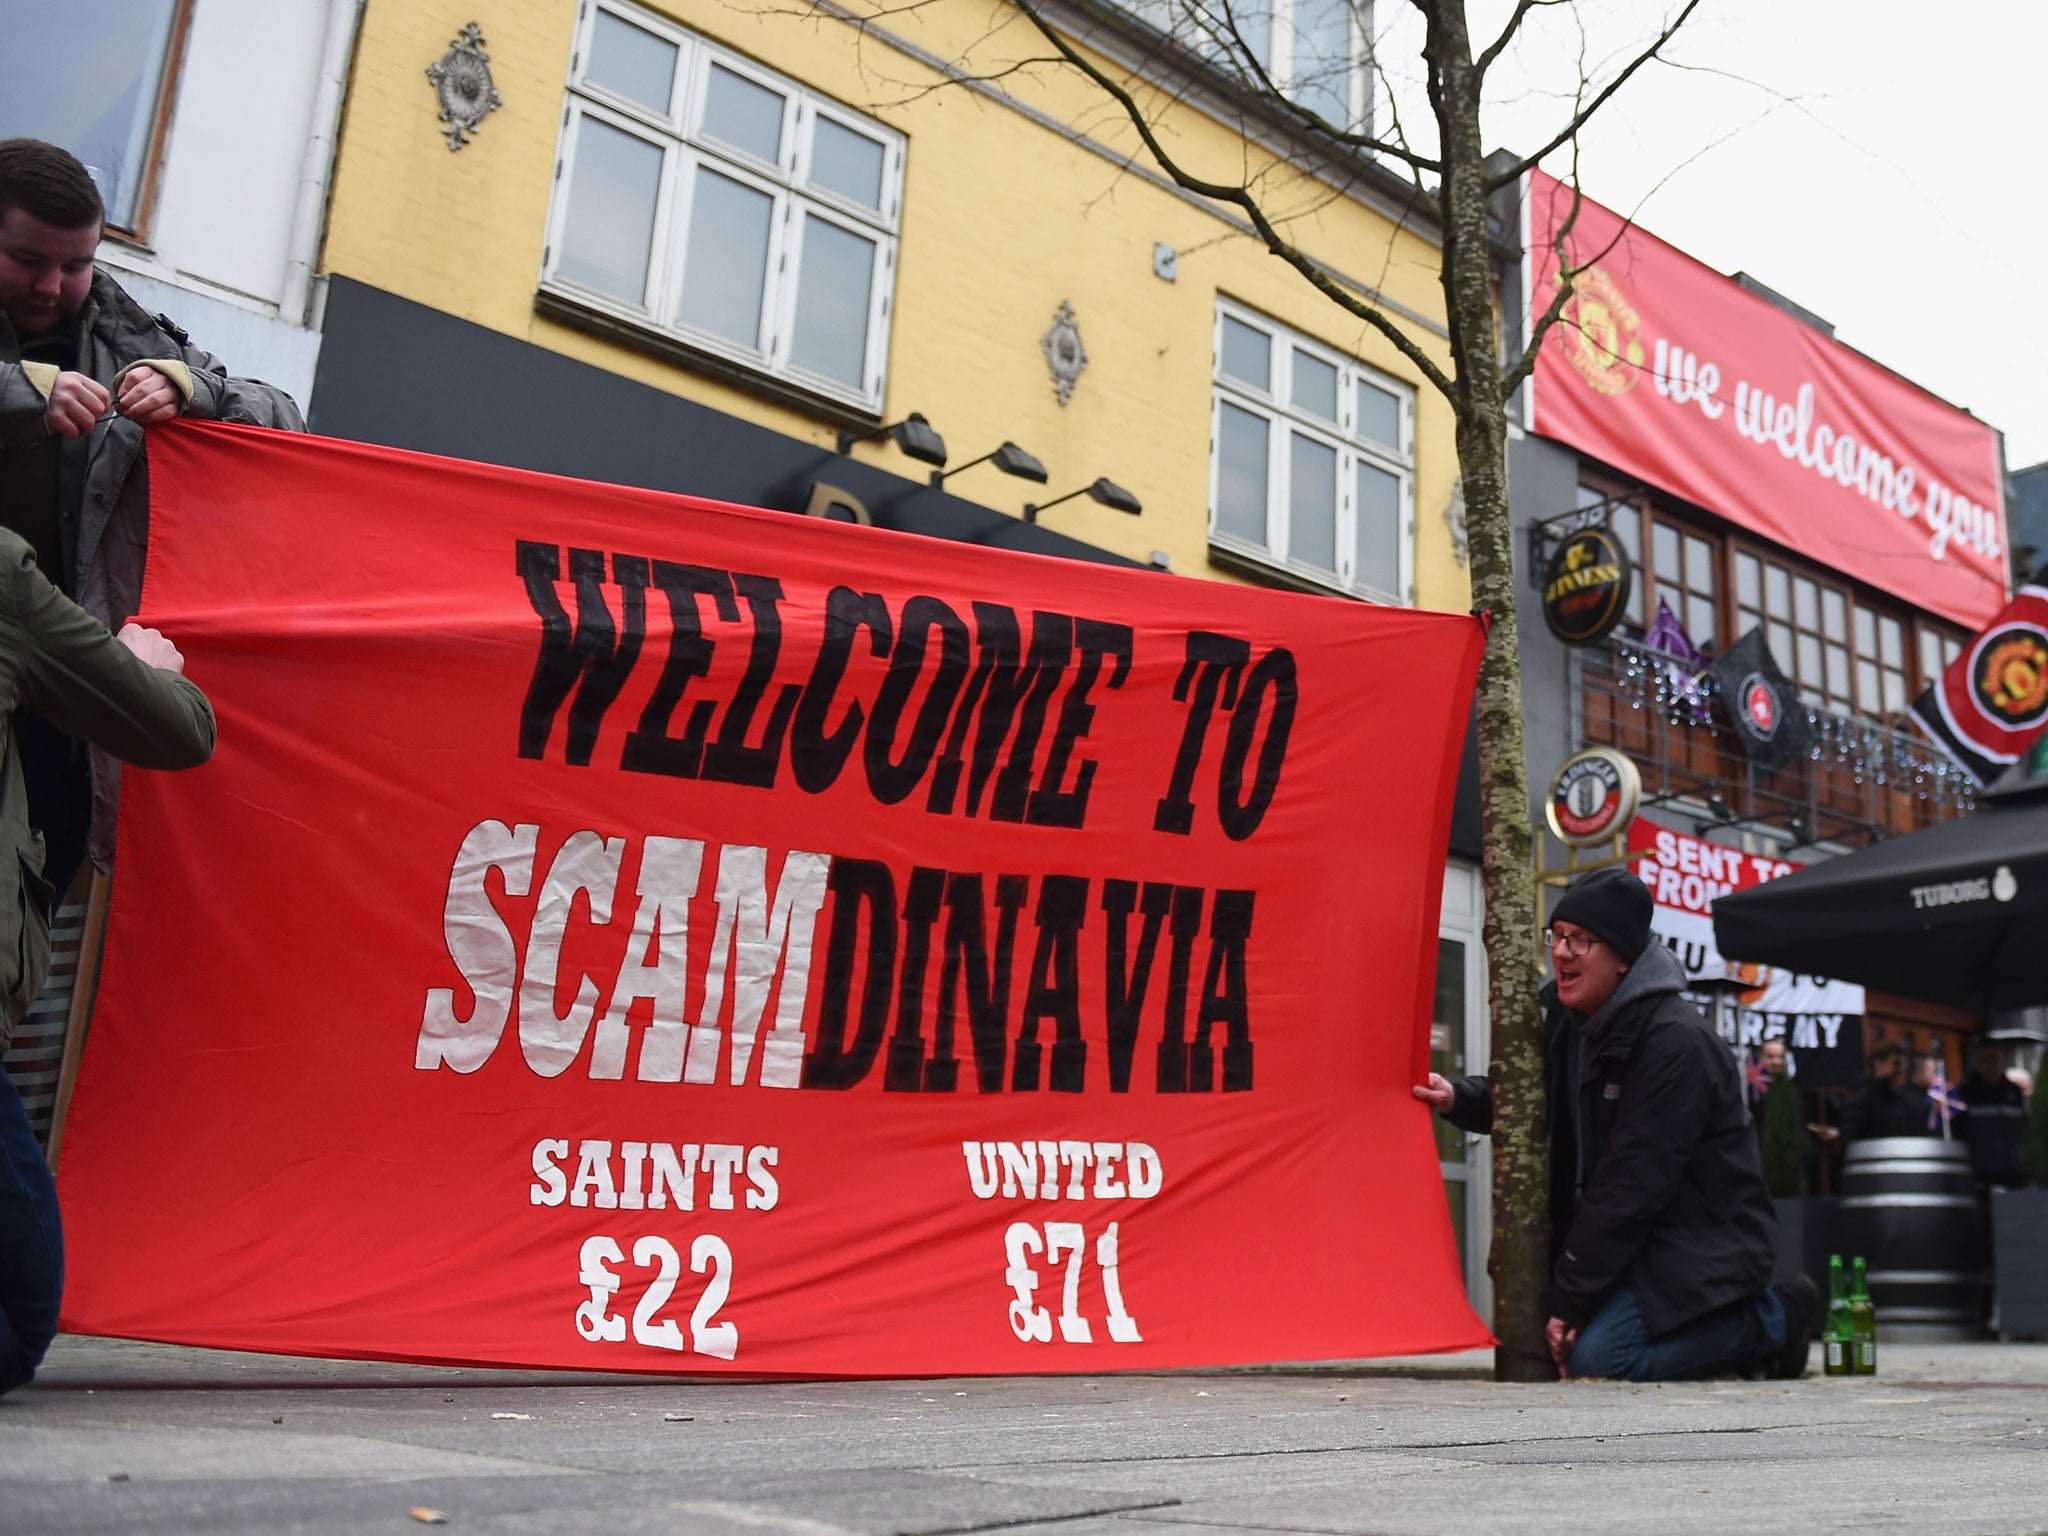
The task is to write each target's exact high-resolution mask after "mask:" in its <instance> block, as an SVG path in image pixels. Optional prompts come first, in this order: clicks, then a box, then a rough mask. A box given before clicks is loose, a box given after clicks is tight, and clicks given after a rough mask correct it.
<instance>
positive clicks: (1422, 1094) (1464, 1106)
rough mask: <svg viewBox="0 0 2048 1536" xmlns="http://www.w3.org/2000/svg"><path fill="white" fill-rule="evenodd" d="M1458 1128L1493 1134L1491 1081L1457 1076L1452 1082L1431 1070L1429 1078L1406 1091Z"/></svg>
mask: <svg viewBox="0 0 2048 1536" xmlns="http://www.w3.org/2000/svg"><path fill="white" fill-rule="evenodd" d="M1410 1092H1412V1093H1413V1094H1414V1095H1415V1097H1416V1098H1418V1099H1420V1100H1422V1102H1423V1103H1425V1104H1427V1105H1428V1106H1429V1107H1430V1108H1431V1109H1433V1110H1435V1111H1436V1112H1437V1113H1438V1114H1440V1115H1442V1116H1443V1117H1444V1118H1445V1119H1446V1120H1448V1121H1450V1122H1451V1124H1453V1125H1455V1126H1456V1127H1457V1128H1458V1129H1459V1130H1461V1131H1470V1132H1471V1133H1472V1134H1473V1135H1475V1136H1491V1135H1492V1134H1493V1084H1492V1083H1491V1082H1489V1081H1488V1080H1487V1079H1486V1078H1485V1077H1484V1076H1479V1077H1461V1078H1459V1079H1458V1080H1457V1081H1456V1082H1455V1083H1454V1082H1452V1081H1451V1080H1450V1079H1449V1078H1446V1077H1441V1076H1439V1075H1438V1074H1436V1073H1434V1072H1432V1073H1430V1074H1429V1081H1428V1082H1426V1083H1417V1084H1416V1085H1415V1087H1414V1088H1413V1089H1411V1090H1410Z"/></svg>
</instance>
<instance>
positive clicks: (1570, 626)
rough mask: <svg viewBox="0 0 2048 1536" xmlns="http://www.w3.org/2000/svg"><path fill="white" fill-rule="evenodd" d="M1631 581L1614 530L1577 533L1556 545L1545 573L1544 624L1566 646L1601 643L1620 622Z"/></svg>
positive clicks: (1625, 554)
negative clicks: (1599, 641)
mask: <svg viewBox="0 0 2048 1536" xmlns="http://www.w3.org/2000/svg"><path fill="white" fill-rule="evenodd" d="M1634 580H1635V569H1634V567H1632V566H1631V565H1630V564H1629V558H1628V551H1627V550H1625V549H1623V548H1622V547H1621V540H1619V539H1617V538H1616V537H1615V536H1614V532H1613V530H1612V529H1609V528H1581V529H1580V530H1579V531H1578V532H1577V533H1575V534H1573V535H1571V537H1569V538H1567V539H1566V540H1565V541H1564V542H1563V543H1561V544H1559V545H1558V546H1557V550H1556V552H1555V553H1553V554H1552V555H1551V557H1550V565H1549V567H1548V568H1547V569H1546V570H1545V571H1544V573H1543V622H1544V623H1545V624H1547V625H1549V626H1550V632H1551V633H1552V634H1553V635H1555V636H1557V638H1558V639H1560V640H1562V641H1563V642H1564V643H1565V644H1566V645H1591V644H1592V643H1593V642H1594V641H1596V640H1604V639H1606V638H1607V635H1608V633H1609V631H1611V630H1612V629H1613V628H1614V626H1615V625H1617V624H1619V623H1620V622H1621V616H1622V612H1623V610H1625V609H1626V608H1627V607H1628V593H1629V588H1630V586H1631V585H1632V584H1633V583H1634Z"/></svg>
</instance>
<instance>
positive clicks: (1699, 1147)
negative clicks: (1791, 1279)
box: [1449, 943, 1776, 1338]
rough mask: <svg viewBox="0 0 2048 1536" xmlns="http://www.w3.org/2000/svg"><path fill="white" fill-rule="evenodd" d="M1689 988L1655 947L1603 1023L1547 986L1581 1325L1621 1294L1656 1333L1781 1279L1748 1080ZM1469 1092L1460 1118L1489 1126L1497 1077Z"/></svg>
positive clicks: (1550, 1071) (1554, 1094) (1556, 1128)
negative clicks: (1747, 1100)
mask: <svg viewBox="0 0 2048 1536" xmlns="http://www.w3.org/2000/svg"><path fill="white" fill-rule="evenodd" d="M1684 985H1685V973H1684V972H1683V971H1682V970H1681V969H1680V968H1679V965H1678V962H1677V961H1676V960H1674V959H1673V958H1672V957H1671V952H1670V951H1669V950H1667V949H1665V948H1664V946H1663V945H1661V944H1657V943H1652V944H1651V945H1650V947H1649V949H1647V950H1646V951H1644V953H1643V956H1642V958H1641V959H1640V960H1638V961H1637V962H1636V963H1635V964H1634V965H1633V966H1631V967H1630V969H1629V972H1628V974H1627V975H1626V976H1624V977H1623V978H1622V980H1621V985H1620V986H1619V987H1617V988H1616V989H1615V992H1614V996H1613V997H1611V998H1610V999H1608V1002H1607V1005H1606V1006H1605V1007H1603V1008H1602V1009H1600V1010H1599V1012H1598V1013H1596V1014H1595V1015H1594V1016H1593V1018H1592V1019H1591V1020H1587V1019H1585V1018H1583V1017H1582V1016H1581V1015H1579V1014H1577V1013H1573V1012H1571V1011H1570V1010H1568V1009H1566V1008H1564V1007H1563V1006H1562V1005H1561V1004H1559V1002H1558V1001H1557V989H1556V986H1555V984H1552V985H1549V986H1546V987H1545V988H1544V989H1543V994H1542V996H1543V1008H1544V1021H1545V1026H1546V1045H1545V1059H1544V1081H1545V1087H1546V1089H1547V1091H1548V1094H1549V1103H1550V1188H1551V1202H1550V1209H1551V1261H1552V1262H1551V1303H1550V1305H1551V1313H1552V1315H1553V1316H1556V1317H1560V1318H1562V1319H1563V1320H1564V1321H1565V1322H1566V1323H1569V1324H1570V1325H1572V1326H1573V1327H1580V1326H1583V1325H1584V1324H1585V1323H1586V1322H1587V1321H1588V1320H1589V1319H1590V1318H1591V1317H1592V1316H1593V1314H1594V1312H1595V1311H1597V1310H1598V1309H1599V1306H1600V1304H1601V1303H1602V1302H1603V1301H1604V1300H1605V1299H1606V1298H1607V1295H1608V1293H1609V1292H1611V1291H1612V1290H1613V1289H1614V1288H1615V1287H1617V1286H1620V1287H1624V1288H1626V1289H1627V1290H1628V1291H1629V1292H1630V1293H1631V1294H1632V1295H1633V1296H1634V1297H1635V1299H1636V1305H1637V1306H1638V1307H1640V1308H1641V1309H1642V1314H1643V1321H1644V1323H1645V1324H1646V1325H1647V1326H1648V1327H1649V1330H1650V1335H1651V1337H1653V1338H1656V1337H1661V1336H1662V1335H1664V1334H1667V1333H1669V1332H1671V1331H1672V1330H1673V1329H1675V1328H1680V1327H1683V1326H1684V1325H1685V1324H1686V1323H1689V1322H1691V1321H1693V1320H1694V1319H1695V1318H1698V1317H1703V1316H1705V1315H1706V1314H1707V1313H1709V1312H1712V1311H1714V1310H1716V1309H1717V1308H1720V1307H1724V1306H1727V1305H1729V1304H1730V1303H1733V1302H1737V1301H1744V1300H1747V1299H1749V1298H1750V1297H1753V1296H1756V1295H1758V1294H1759V1293H1761V1292H1762V1291H1763V1290H1764V1288H1765V1287H1766V1286H1767V1285H1768V1284H1769V1283H1770V1277H1771V1261H1772V1257H1773V1253H1774V1249H1775V1244H1776V1222H1775V1218H1774V1217H1773V1215H1772V1210H1771V1200H1770V1196H1769V1194H1768V1193H1766V1191H1765V1189H1764V1180H1763V1170H1762V1167H1761V1165H1760V1164H1759V1162H1758V1159H1757V1148H1756V1136H1755V1134H1754V1133H1753V1132H1752V1131H1751V1130H1750V1127H1749V1112H1748V1109H1747V1107H1746V1106H1745V1104H1744V1103H1743V1085H1742V1078H1741V1074H1740V1073H1739V1072H1738V1071H1737V1069H1736V1066H1735V1062H1734V1060H1733V1058H1732V1057H1731V1056H1730V1054H1729V1051H1728V1047H1727V1046H1726V1045H1725V1044H1724V1043H1723V1042H1722V1041H1721V1040H1720V1039H1719V1038H1718V1037H1717V1036H1716V1035H1715V1034H1714V1032H1713V1030H1712V1029H1710V1028H1709V1027H1708V1025H1707V1022H1706V1020H1704V1019H1702V1018H1701V1017H1700V1015H1699V1012H1698V1010H1697V1009H1695V1008H1694V1007H1693V1006H1692V1005H1691V1004H1690V1003H1688V1002H1686V1000H1685V999H1684V998H1683V997H1682V996H1680V995H1679V993H1680V990H1681V988H1683V986H1684ZM1575 1045H1576V1048H1577V1055H1578V1058H1579V1061H1578V1072H1577V1076H1576V1081H1574V1078H1573V1074H1572V1069H1571V1062H1572V1057H1573V1054H1574V1047H1575ZM1456 1090H1457V1098H1456V1101H1455V1102H1454V1103H1453V1105H1452V1107H1451V1110H1450V1114H1449V1118H1450V1120H1451V1122H1452V1123H1453V1124H1454V1125H1457V1126H1459V1127H1460V1128H1461V1129H1463V1130H1468V1131H1478V1132H1487V1131H1491V1130H1492V1128H1493V1097H1492V1089H1491V1086H1490V1084H1489V1083H1488V1082H1487V1080H1486V1079H1485V1078H1484V1077H1468V1078H1465V1079H1463V1080H1462V1081H1460V1082H1459V1083H1458V1084H1456Z"/></svg>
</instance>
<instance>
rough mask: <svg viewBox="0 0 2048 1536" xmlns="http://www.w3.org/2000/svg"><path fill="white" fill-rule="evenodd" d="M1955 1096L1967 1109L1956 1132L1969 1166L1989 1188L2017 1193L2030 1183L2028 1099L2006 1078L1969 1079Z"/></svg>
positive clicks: (1957, 1117)
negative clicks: (1967, 1152) (1967, 1153)
mask: <svg viewBox="0 0 2048 1536" xmlns="http://www.w3.org/2000/svg"><path fill="white" fill-rule="evenodd" d="M1956 1096H1957V1097H1958V1098H1960V1099H1961V1100H1962V1101H1963V1104H1964V1105H1965V1106H1966V1107H1965V1109H1964V1111H1963V1113H1961V1114H1959V1115H1957V1116H1956V1118H1955V1131H1956V1134H1957V1135H1958V1136H1960V1137H1961V1138H1962V1140H1963V1143H1964V1145H1966V1146H1967V1147H1969V1149H1970V1165H1971V1166H1972V1167H1973V1168H1974V1169H1976V1172H1977V1177H1978V1178H1979V1179H1981V1180H1983V1181H1984V1182H1985V1183H1986V1184H2001V1185H2004V1186H2005V1187H2006V1188H2008V1189H2017V1188H2019V1187H2020V1186H2021V1185H2023V1184H2025V1183H2026V1182H2027V1096H2026V1095H2025V1094H2024V1093H2022V1092H2021V1091H2020V1085H2019V1084H2018V1083H2015V1082H2011V1081H2009V1080H2008V1079H2006V1078H2003V1077H1974V1076H1972V1077H1966V1078H1964V1079H1963V1082H1962V1086H1961V1087H1960V1088H1958V1089H1957V1090H1956Z"/></svg>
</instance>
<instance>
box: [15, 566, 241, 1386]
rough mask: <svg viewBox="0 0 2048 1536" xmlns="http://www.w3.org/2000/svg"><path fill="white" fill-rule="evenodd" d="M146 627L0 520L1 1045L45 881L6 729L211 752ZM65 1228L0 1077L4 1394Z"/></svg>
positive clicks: (38, 958) (46, 898) (177, 671)
mask: <svg viewBox="0 0 2048 1536" xmlns="http://www.w3.org/2000/svg"><path fill="white" fill-rule="evenodd" d="M184 667H185V658H184V657H183V656H182V655H180V654H179V652H178V648H177V647H176V646H175V645H173V644H171V642H170V641H168V640H166V639H165V638H164V637H163V636H162V635H160V634H158V633H157V632H156V631H155V630H153V629H143V628H141V627H139V626H137V625H134V624H130V625H127V626H125V627H124V628H123V629H122V631H121V634H120V636H119V638H118V639H117V638H116V637H115V636H114V635H111V634H109V633H108V632H107V628H106V626H105V625H103V624H101V623H100V622H99V621H98V620H96V619H94V618H93V617H92V615H90V614H88V613H87V612H86V611H85V610H84V609H82V608H80V607H79V606H78V605H77V604H75V603H73V602H71V601H69V600H68V599H67V598H65V597H64V595H63V594H62V593H60V592H58V591H57V589H56V588H55V587H53V586H52V585H51V584H50V582H49V580H48V579H47V578H46V577H45V576H44V575H43V573H42V572H41V571H40V570H39V569H38V568H37V566H36V557H35V552H34V551H33V550H32V549H30V548H29V546H28V544H27V542H26V541H24V540H23V539H22V538H21V537H20V536H19V535H17V534H13V533H9V532H7V531H5V530H4V529H0V1049H4V1048H5V1047H6V1044H7V1041H8V1039H9V1038H10V1037H11V1036H12V1035H13V1033H14V1027H15V1025H16V1024H18V1023H19V1022H20V1021H21V1019H22V1017H23V1016H24V1015H25V1014H26V1013H27V1012H28V1010H29V1008H30V1006H31V1005H33V1004H34V1002H35V1000H36V994H37V993H38V992H40V991H41V990H42V985H43V977H44V975H45V974H46V973H47V971H48V969H49V961H50V887H49V885H48V884H47V883H46V882H45V881H44V880H43V877H42V872H43V839H42V836H41V834H39V833H37V832H35V831H34V830H32V829H31V827H30V825H29V819H28V797H27V792H26V790H25V788H24V786H23V783H22V772H21V754H20V752H19V751H17V750H16V748H15V745H14V738H13V735H12V733H11V732H10V731H9V729H8V727H9V725H10V724H11V722H12V718H13V716H14V713H15V711H17V710H19V709H34V710H37V711H39V712H40V713H41V714H42V715H43V716H44V718H45V719H47V720H49V721H50V723H51V724H52V725H54V726H55V727H56V728H57V729H59V730H61V731H63V732H65V733H66V734H68V735H71V736H76V737H78V738H79V739H80V740H83V741H89V742H91V743H93V745H95V746H97V747H99V748H101V749H103V750H105V751H108V752H112V753H114V754H115V755H116V756H117V757H119V758H121V759H122V760H123V761H125V762H130V763H134V764H136V765H138V766H140V767H144V768H191V767H196V766H197V765H198V764H200V763H203V762H205V761H206V760H207V758H209V757H211V756H212V755H213V743H214V719H213V706H212V705H210V704H208V703H207V701H206V695H205V694H203V693H201V692H200V691H199V690H198V688H196V687H195V686H193V684H192V683H191V682H189V681H187V680H186V678H185V677H183V676H182V675H181V674H182V673H183V671H184ZM63 1290H64V1238H63V1231H62V1228H61V1227H60V1225H59V1223H58V1216H57V1189H56V1184H55V1182H54V1181H53V1180H52V1178H51V1177H50V1167H49V1164H48V1163H46V1162H45V1161H44V1160H43V1154H42V1150H41V1149H40V1148H39V1147H38V1146H37V1145H36V1139H35V1133H34V1131H33V1130H32V1129H31V1128H30V1126H29V1121H28V1112H27V1111H26V1110H25V1109H24V1108H23V1107H22V1102H21V1097H20V1095H19V1094H17V1093H16V1092H15V1090H14V1085H13V1084H12V1083H11V1082H9V1081H8V1079H7V1077H6V1076H5V1074H4V1073H0V1392H7V1391H10V1390H12V1389H13V1388H15V1387H18V1386H20V1385H22V1383H24V1382H26V1381H29V1380H30V1379H32V1378H33V1377H34V1376H35V1373H36V1367H37V1366H38V1365H39V1364H41V1363H42V1358H43V1352H44V1351H45V1350H46V1349H48V1348H49V1345H50V1340H51V1339H52V1338H54V1337H55V1336H56V1332H57V1312H58V1304H59V1302H60V1301H61V1300H62V1297H63Z"/></svg>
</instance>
